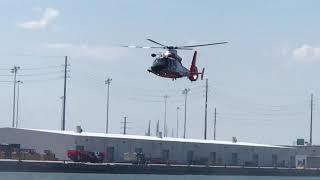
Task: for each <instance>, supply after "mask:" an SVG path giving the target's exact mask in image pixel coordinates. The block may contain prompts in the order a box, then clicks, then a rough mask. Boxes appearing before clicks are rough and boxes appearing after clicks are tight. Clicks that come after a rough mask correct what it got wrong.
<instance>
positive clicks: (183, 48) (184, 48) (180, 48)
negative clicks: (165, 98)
mask: <svg viewBox="0 0 320 180" xmlns="http://www.w3.org/2000/svg"><path fill="white" fill-rule="evenodd" d="M173 49H179V50H193V49H192V48H186V47H175V48H173Z"/></svg>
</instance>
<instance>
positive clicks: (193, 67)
mask: <svg viewBox="0 0 320 180" xmlns="http://www.w3.org/2000/svg"><path fill="white" fill-rule="evenodd" d="M196 61H197V51H194V54H193V58H192V62H191V66H190V69H189V72H190V74H189V77H188V78H189V80H190V81H196V80H197V79H198V77H199V74H201V79H203V73H204V68H203V69H202V72H201V73H199V72H198V68H197V66H196Z"/></svg>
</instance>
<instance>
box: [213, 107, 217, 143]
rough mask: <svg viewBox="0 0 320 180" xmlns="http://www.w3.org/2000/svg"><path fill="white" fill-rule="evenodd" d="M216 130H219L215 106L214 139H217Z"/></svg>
mask: <svg viewBox="0 0 320 180" xmlns="http://www.w3.org/2000/svg"><path fill="white" fill-rule="evenodd" d="M216 131H217V109H216V108H214V131H213V140H216Z"/></svg>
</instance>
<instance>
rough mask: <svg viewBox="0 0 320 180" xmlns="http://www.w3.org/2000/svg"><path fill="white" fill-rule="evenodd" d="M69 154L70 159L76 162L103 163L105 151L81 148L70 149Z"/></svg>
mask: <svg viewBox="0 0 320 180" xmlns="http://www.w3.org/2000/svg"><path fill="white" fill-rule="evenodd" d="M67 155H68V157H69V159H71V160H72V161H74V162H91V163H102V162H103V160H104V158H105V153H104V152H91V151H81V150H68V151H67Z"/></svg>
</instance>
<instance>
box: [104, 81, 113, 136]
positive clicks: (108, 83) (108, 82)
mask: <svg viewBox="0 0 320 180" xmlns="http://www.w3.org/2000/svg"><path fill="white" fill-rule="evenodd" d="M111 81H112V79H111V78H108V79H107V80H106V81H105V84H107V85H108V92H107V122H106V134H108V129H109V91H110V84H111Z"/></svg>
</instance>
